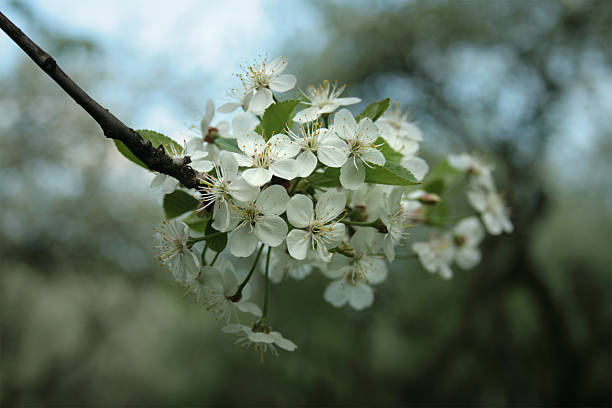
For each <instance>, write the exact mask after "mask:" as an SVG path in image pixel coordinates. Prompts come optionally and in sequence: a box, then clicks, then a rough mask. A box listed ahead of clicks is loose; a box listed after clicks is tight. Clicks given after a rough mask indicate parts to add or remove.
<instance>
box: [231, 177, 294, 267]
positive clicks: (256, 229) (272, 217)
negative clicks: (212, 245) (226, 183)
mask: <svg viewBox="0 0 612 408" xmlns="http://www.w3.org/2000/svg"><path fill="white" fill-rule="evenodd" d="M288 201H289V195H287V191H285V189H284V188H283V187H282V186H280V185H278V184H275V185H272V186H270V187H268V188H266V189H265V190H262V191H261V192H260V193H259V196H258V197H257V199H256V200H255V201H249V202H247V203H240V202H235V203H234V206H233V208H232V213H231V216H232V220H231V221H230V229H233V231H232V233H231V235H230V237H229V250H230V253H231V254H232V255H234V256H237V257H247V256H249V255H251V254H252V253H253V251H255V249H256V248H257V244H258V243H259V242H262V243H263V244H264V245H269V246H271V247H276V246H279V245H280V244H282V242H283V241H284V240H285V238H286V236H287V231H288V227H287V224H286V223H285V221H284V220H283V219H282V218H281V217H279V215H281V214H282V213H284V212H285V208H286V206H287V202H288Z"/></svg>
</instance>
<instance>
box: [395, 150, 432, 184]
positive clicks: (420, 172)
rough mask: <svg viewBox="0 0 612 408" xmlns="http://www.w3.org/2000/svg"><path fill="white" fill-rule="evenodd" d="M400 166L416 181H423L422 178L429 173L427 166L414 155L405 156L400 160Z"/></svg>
mask: <svg viewBox="0 0 612 408" xmlns="http://www.w3.org/2000/svg"><path fill="white" fill-rule="evenodd" d="M400 165H401V166H402V167H404V168H405V169H406V170H408V171H409V172H411V173H412V174H413V175H414V177H415V178H416V179H417V181H423V178H424V177H425V175H426V174H427V172H429V165H428V164H427V162H426V161H425V160H424V159H422V158H421V157H418V156H414V155H406V156H404V157H402V159H401V160H400Z"/></svg>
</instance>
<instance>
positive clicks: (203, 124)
mask: <svg viewBox="0 0 612 408" xmlns="http://www.w3.org/2000/svg"><path fill="white" fill-rule="evenodd" d="M213 116H215V103H214V102H213V101H212V100H210V99H209V100H208V101H206V111H205V112H204V116H202V120H201V121H200V130H201V132H202V135H203V136H206V135H207V134H208V127H209V126H210V122H212V119H213Z"/></svg>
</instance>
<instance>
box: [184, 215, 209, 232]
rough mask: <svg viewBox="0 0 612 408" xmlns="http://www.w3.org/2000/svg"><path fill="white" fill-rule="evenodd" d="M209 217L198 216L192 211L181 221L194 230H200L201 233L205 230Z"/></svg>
mask: <svg viewBox="0 0 612 408" xmlns="http://www.w3.org/2000/svg"><path fill="white" fill-rule="evenodd" d="M200 214H201V213H200ZM209 219H210V217H208V216H204V217H200V215H198V213H193V214H190V215H189V216H188V217H187V218H185V219H184V220H183V222H184V223H185V224H187V225H188V226H189V228H191V229H192V230H194V231H195V232H200V233H202V234H203V233H204V232H206V225H207V224H208V220H209Z"/></svg>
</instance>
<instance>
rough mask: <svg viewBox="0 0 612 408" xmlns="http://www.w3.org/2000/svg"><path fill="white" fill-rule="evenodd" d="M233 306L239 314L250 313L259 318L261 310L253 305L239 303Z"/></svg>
mask: <svg viewBox="0 0 612 408" xmlns="http://www.w3.org/2000/svg"><path fill="white" fill-rule="evenodd" d="M234 306H236V308H237V309H238V310H240V311H241V312H244V313H250V314H252V315H254V316H257V317H261V309H260V308H259V306H257V305H256V304H254V303H251V302H244V301H241V302H236V303H234Z"/></svg>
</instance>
